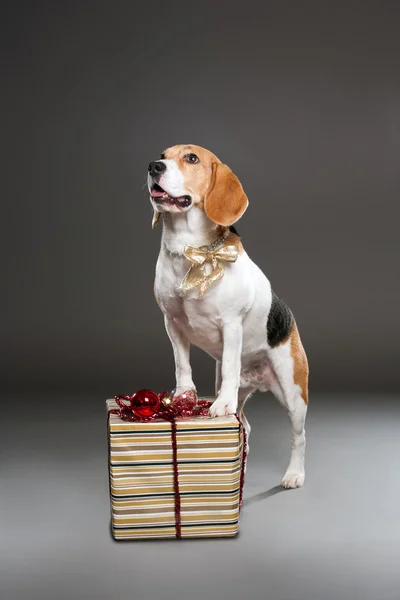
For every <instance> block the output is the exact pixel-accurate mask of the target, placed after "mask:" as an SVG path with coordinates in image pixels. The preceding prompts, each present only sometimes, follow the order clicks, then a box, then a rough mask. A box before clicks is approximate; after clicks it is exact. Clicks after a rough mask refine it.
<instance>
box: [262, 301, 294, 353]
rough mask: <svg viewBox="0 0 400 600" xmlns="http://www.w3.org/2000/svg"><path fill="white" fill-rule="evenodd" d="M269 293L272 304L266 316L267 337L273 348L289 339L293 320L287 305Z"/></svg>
mask: <svg viewBox="0 0 400 600" xmlns="http://www.w3.org/2000/svg"><path fill="white" fill-rule="evenodd" d="M271 291H272V304H271V310H270V311H269V315H268V322H267V336H268V344H269V345H270V346H271V347H272V348H273V347H274V346H278V344H281V343H282V342H284V341H285V340H286V339H287V338H288V337H289V334H290V331H291V329H292V326H293V322H294V318H293V314H292V311H291V310H290V308H289V307H288V306H287V304H285V303H284V301H283V300H281V299H280V298H278V296H277V295H276V294H275V292H274V291H273V290H271Z"/></svg>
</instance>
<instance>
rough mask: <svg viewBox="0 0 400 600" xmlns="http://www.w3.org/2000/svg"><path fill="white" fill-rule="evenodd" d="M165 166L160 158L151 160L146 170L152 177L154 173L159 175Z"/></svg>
mask: <svg viewBox="0 0 400 600" xmlns="http://www.w3.org/2000/svg"><path fill="white" fill-rule="evenodd" d="M166 168H167V166H166V164H165V163H163V162H161V161H160V160H156V161H153V162H151V163H150V164H149V166H148V171H149V173H150V175H151V176H152V177H155V176H156V175H161V173H162V172H163V171H165V169H166Z"/></svg>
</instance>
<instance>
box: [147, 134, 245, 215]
mask: <svg viewBox="0 0 400 600" xmlns="http://www.w3.org/2000/svg"><path fill="white" fill-rule="evenodd" d="M147 183H148V187H149V192H150V200H151V203H152V205H153V208H154V218H153V227H154V226H155V224H156V223H157V221H158V217H159V215H160V213H162V212H170V213H181V212H185V211H188V210H190V209H191V208H192V207H193V206H197V207H199V208H200V209H202V210H204V212H205V214H206V215H207V217H208V218H209V219H211V221H213V222H214V223H217V224H218V225H224V226H229V225H232V224H233V223H235V222H236V221H237V220H238V219H240V217H241V216H242V214H243V213H244V211H245V210H246V208H247V205H248V203H249V201H248V199H247V196H246V194H245V193H244V191H243V188H242V185H241V183H240V181H239V179H238V178H237V177H236V175H234V173H232V171H231V170H230V168H229V167H227V165H224V164H223V163H222V162H221V161H220V160H219V159H218V158H217V157H216V156H215V154H213V153H212V152H210V151H209V150H206V149H205V148H201V147H200V146H194V145H193V144H190V145H183V144H181V145H178V146H173V147H171V148H168V149H167V150H165V151H164V152H163V153H162V154H161V158H160V160H156V161H153V162H151V163H150V164H149V167H148V177H147Z"/></svg>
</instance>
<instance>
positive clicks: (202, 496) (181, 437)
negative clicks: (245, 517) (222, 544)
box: [107, 400, 244, 540]
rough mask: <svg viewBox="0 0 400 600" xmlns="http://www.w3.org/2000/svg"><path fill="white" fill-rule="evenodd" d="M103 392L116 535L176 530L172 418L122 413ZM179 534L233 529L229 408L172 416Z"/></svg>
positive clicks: (235, 442) (236, 457) (239, 447)
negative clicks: (222, 413) (217, 413)
mask: <svg viewBox="0 0 400 600" xmlns="http://www.w3.org/2000/svg"><path fill="white" fill-rule="evenodd" d="M117 408H118V406H117V404H116V402H115V401H114V400H107V411H108V440H109V472H110V497H111V520H112V532H113V535H114V538H115V539H118V540H126V539H143V538H173V537H176V534H177V529H176V521H175V518H176V514H175V488H174V469H173V451H172V442H171V423H170V422H168V421H164V420H162V419H156V420H154V421H148V422H139V421H134V422H131V421H123V420H122V419H121V418H120V417H119V415H117V414H111V413H110V412H109V411H110V410H113V409H117ZM176 441H177V466H178V474H179V475H178V482H179V497H180V519H181V537H183V538H190V537H221V536H234V535H236V534H237V532H238V522H239V508H240V507H239V500H240V481H241V470H242V456H243V444H244V439H243V433H242V426H241V424H240V423H239V422H238V420H237V418H236V417H235V416H234V415H230V416H228V417H216V418H213V419H210V418H209V417H191V418H179V419H177V420H176Z"/></svg>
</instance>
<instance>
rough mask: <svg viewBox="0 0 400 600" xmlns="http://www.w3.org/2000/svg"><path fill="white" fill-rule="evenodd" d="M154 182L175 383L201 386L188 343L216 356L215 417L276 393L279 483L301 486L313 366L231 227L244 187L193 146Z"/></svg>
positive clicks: (153, 174) (161, 298)
mask: <svg viewBox="0 0 400 600" xmlns="http://www.w3.org/2000/svg"><path fill="white" fill-rule="evenodd" d="M148 189H149V192H150V200H151V204H152V207H153V210H154V214H153V227H155V225H156V224H157V222H158V220H159V218H160V217H162V222H163V232H162V241H161V249H160V254H159V257H158V261H157V266H156V277H155V284H154V294H155V297H156V300H157V302H158V304H159V306H160V309H161V311H162V312H163V314H164V321H165V327H166V330H167V333H168V336H169V338H170V340H171V344H172V348H173V352H174V358H175V376H176V386H177V388H185V389H189V388H192V389H195V385H194V383H193V380H192V369H191V366H190V359H189V353H190V345H191V344H194V345H195V346H198V347H200V348H202V349H203V350H204V351H205V352H207V353H208V354H209V355H211V356H212V357H213V358H214V359H215V361H216V388H215V394H216V400H215V402H214V403H213V404H212V406H211V407H210V416H211V417H214V416H218V415H228V414H233V413H235V412H237V413H238V415H239V416H240V417H241V418H242V420H243V423H244V425H245V427H246V429H247V432H248V433H249V432H250V426H249V424H248V422H247V420H246V418H245V416H244V414H243V407H244V405H245V402H246V400H247V399H248V398H249V396H250V395H251V394H252V393H253V392H254V391H256V390H260V391H268V390H270V391H271V392H272V393H273V394H274V396H275V397H276V398H277V399H278V400H279V402H280V403H281V404H282V405H283V406H284V408H286V410H287V412H288V415H289V419H290V423H291V426H292V444H291V457H290V462H289V466H288V468H287V471H286V473H285V475H284V477H283V479H282V482H281V485H282V486H283V487H285V488H296V487H300V486H302V485H303V483H304V476H305V472H304V453H305V443H306V440H305V430H304V423H305V417H306V411H307V402H308V363H307V357H306V354H305V352H304V349H303V346H302V343H301V341H300V336H299V332H298V329H297V326H296V322H295V320H294V318H293V314H292V312H291V311H290V309H289V308H288V307H287V306H286V304H285V303H284V302H283V301H282V300H280V299H279V298H278V297H277V296H276V295H275V293H274V292H273V291H272V290H271V285H270V282H269V281H268V279H267V278H266V276H265V275H264V274H263V273H262V271H261V270H260V269H259V268H258V266H257V265H256V264H255V263H254V262H253V261H252V260H251V259H250V258H249V256H248V255H247V253H246V251H245V250H244V248H243V245H242V241H241V239H240V237H239V234H238V233H237V231H236V229H235V228H234V227H233V224H234V223H235V222H236V221H237V220H238V219H240V217H241V216H242V215H243V213H244V212H245V210H246V208H247V206H248V199H247V196H246V194H245V193H244V191H243V188H242V185H241V183H240V181H239V180H238V178H237V177H236V175H234V173H233V172H232V171H231V169H230V168H229V167H228V166H227V165H225V164H223V163H222V162H221V161H220V160H219V159H218V158H217V157H216V156H215V155H214V154H213V153H212V152H210V151H208V150H205V149H204V148H201V147H200V146H195V145H178V146H173V147H171V148H168V149H167V150H165V151H164V152H163V153H162V154H161V157H160V160H156V161H153V162H151V163H150V164H149V166H148Z"/></svg>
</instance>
